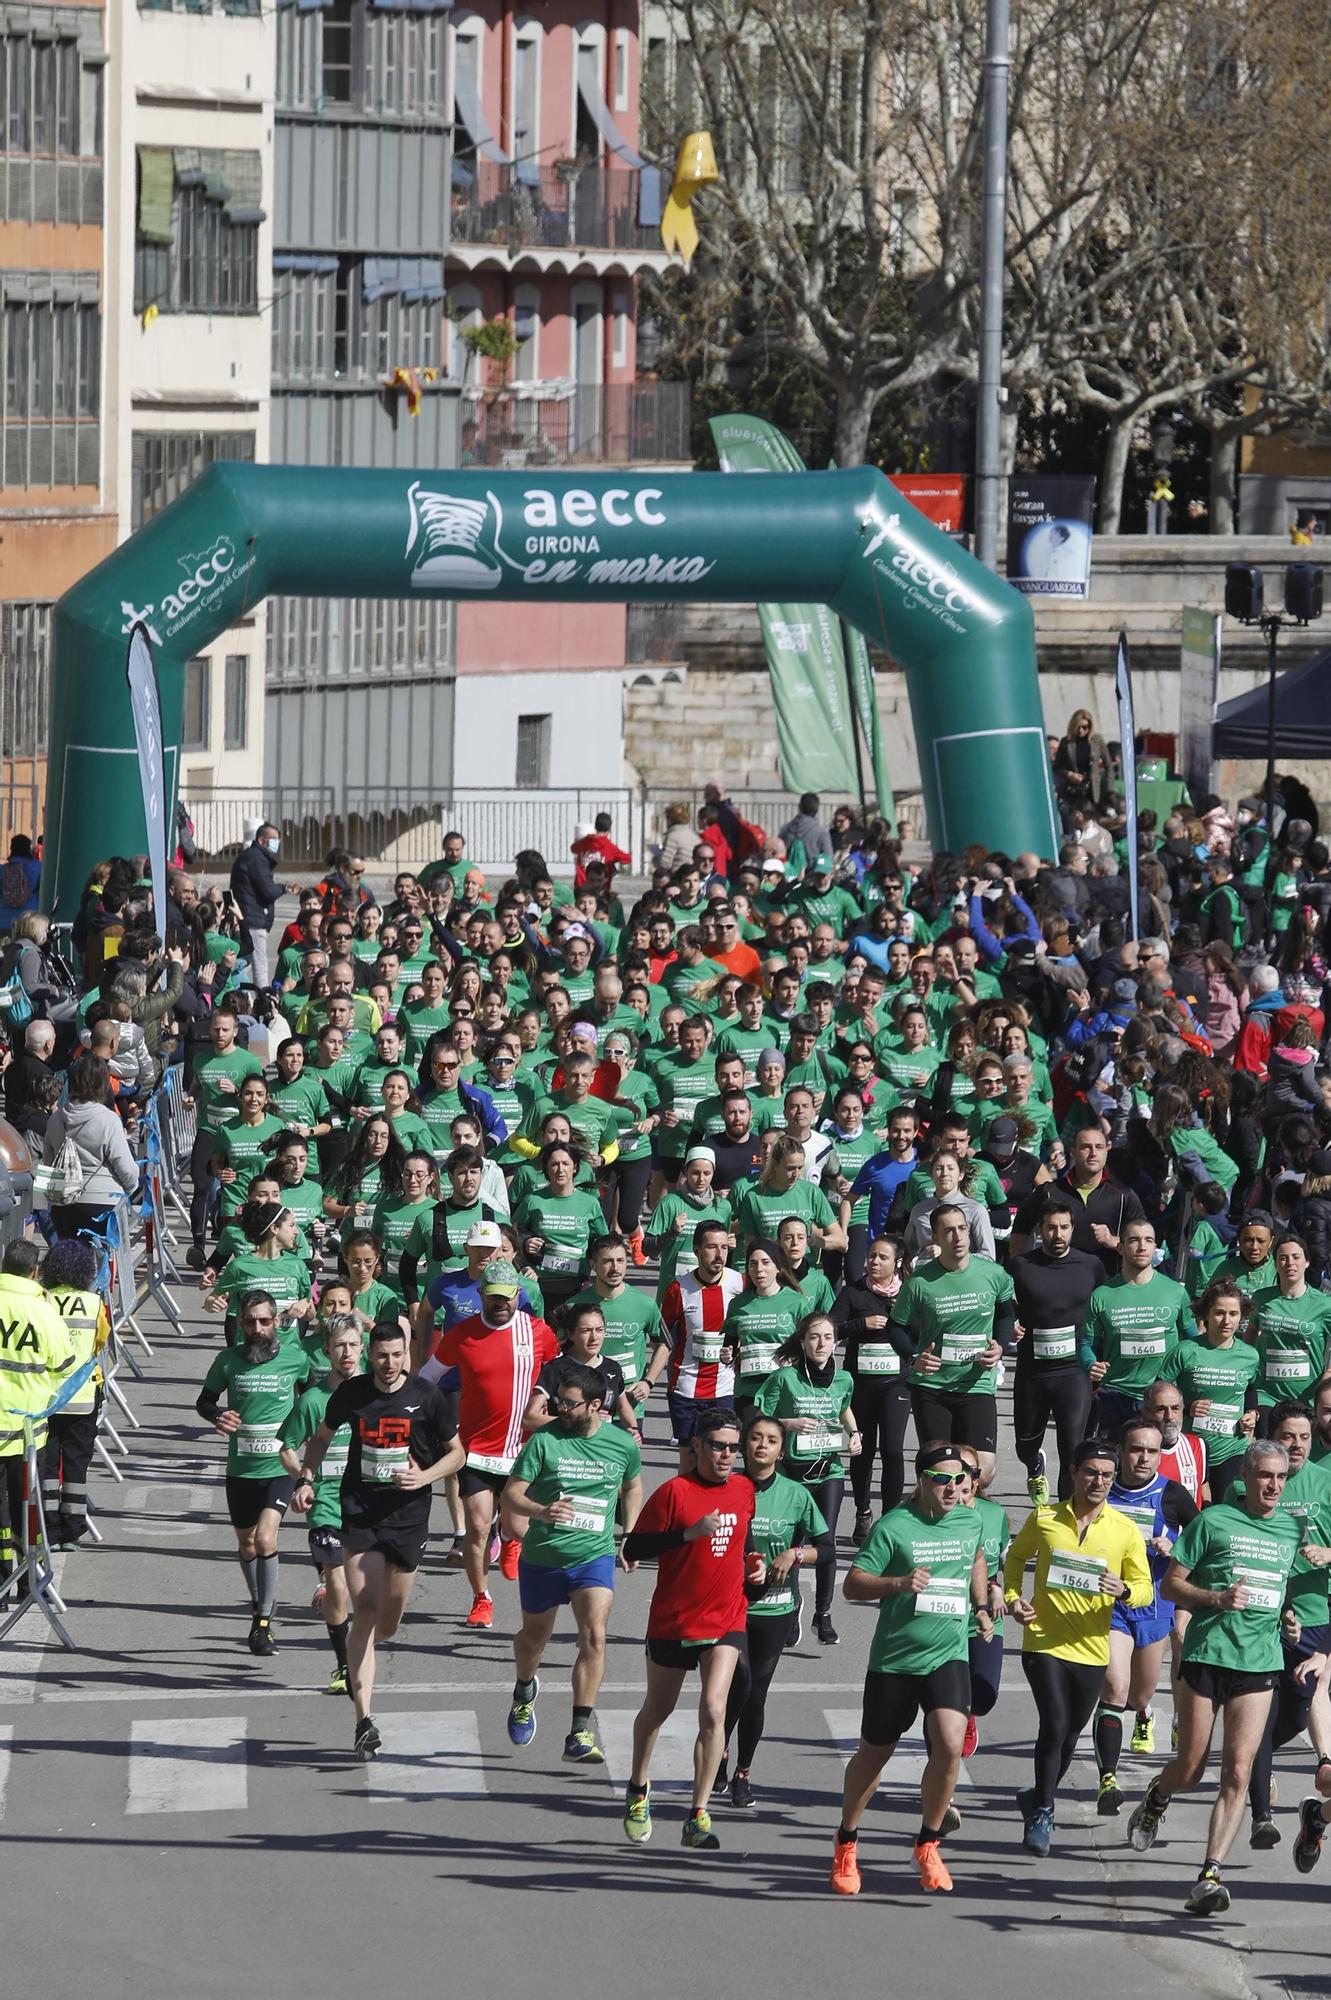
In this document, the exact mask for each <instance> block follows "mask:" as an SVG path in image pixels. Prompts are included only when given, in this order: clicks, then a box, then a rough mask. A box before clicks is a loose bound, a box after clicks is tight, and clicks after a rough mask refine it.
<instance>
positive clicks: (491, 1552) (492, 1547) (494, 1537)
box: [485, 1528, 500, 1569]
mask: <svg viewBox="0 0 1331 2000" xmlns="http://www.w3.org/2000/svg"><path fill="white" fill-rule="evenodd" d="M499 1548H500V1538H499V1530H498V1528H492V1529H491V1530H490V1539H489V1541H488V1543H487V1544H486V1549H485V1566H486V1568H487V1569H493V1568H494V1566H495V1564H496V1563H497V1562H498V1561H499Z"/></svg>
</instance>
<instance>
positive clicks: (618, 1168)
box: [601, 1153, 652, 1236]
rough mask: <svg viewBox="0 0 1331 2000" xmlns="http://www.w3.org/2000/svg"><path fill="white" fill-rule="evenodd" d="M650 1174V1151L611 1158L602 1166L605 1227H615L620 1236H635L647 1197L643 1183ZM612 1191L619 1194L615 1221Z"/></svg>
mask: <svg viewBox="0 0 1331 2000" xmlns="http://www.w3.org/2000/svg"><path fill="white" fill-rule="evenodd" d="M651 1177H652V1157H651V1154H650V1153H649V1154H648V1155H647V1157H646V1158H645V1159H642V1160H615V1161H614V1162H613V1164H612V1165H610V1166H608V1167H607V1168H606V1170H605V1187H604V1190H603V1192H602V1195H601V1207H602V1208H603V1209H604V1211H605V1226H606V1228H607V1229H615V1230H617V1231H618V1233H619V1235H621V1236H633V1235H636V1233H637V1230H638V1226H639V1224H640V1223H641V1221H642V1204H643V1202H644V1200H645V1199H646V1196H647V1183H648V1181H650V1179H651ZM616 1190H618V1193H619V1217H618V1221H616V1219H615V1193H616Z"/></svg>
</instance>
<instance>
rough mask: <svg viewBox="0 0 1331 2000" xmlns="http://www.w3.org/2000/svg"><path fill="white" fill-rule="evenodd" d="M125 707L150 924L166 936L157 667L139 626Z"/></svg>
mask: <svg viewBox="0 0 1331 2000" xmlns="http://www.w3.org/2000/svg"><path fill="white" fill-rule="evenodd" d="M125 678H126V680H127V681H128V682H129V704H130V708H131V710H132V712H133V715H134V740H135V742H136V743H137V745H138V749H139V779H140V782H141V784H142V786H143V817H144V821H145V823H146V825H147V828H148V874H149V877H150V879H151V881H152V885H153V922H154V924H155V925H156V927H157V931H158V934H159V935H160V936H161V937H165V936H166V808H167V801H166V759H165V755H164V753H163V748H162V700H161V695H160V692H159V690H158V686H157V663H156V661H155V660H154V659H153V652H152V647H151V646H150V644H149V643H148V634H147V631H146V629H145V627H144V626H143V625H141V624H139V625H136V626H135V627H134V630H133V631H132V632H131V633H130V637H129V654H128V657H127V659H126V661H125Z"/></svg>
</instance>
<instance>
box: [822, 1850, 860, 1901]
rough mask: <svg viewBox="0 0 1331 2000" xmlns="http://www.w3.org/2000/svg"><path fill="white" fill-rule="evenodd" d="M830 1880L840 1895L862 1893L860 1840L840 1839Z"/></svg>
mask: <svg viewBox="0 0 1331 2000" xmlns="http://www.w3.org/2000/svg"><path fill="white" fill-rule="evenodd" d="M827 1879H828V1881H829V1882H830V1883H831V1885H832V1887H833V1888H834V1889H835V1890H836V1892H837V1894H838V1896H858V1895H859V1893H860V1857H859V1842H858V1841H854V1840H839V1841H838V1842H837V1844H836V1850H835V1852H834V1853H833V1855H832V1872H831V1874H830V1875H829V1876H828V1878H827Z"/></svg>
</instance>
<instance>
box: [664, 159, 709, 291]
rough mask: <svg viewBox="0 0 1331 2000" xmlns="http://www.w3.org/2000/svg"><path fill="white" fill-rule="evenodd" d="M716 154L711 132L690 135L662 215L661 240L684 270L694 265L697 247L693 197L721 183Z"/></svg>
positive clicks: (677, 166)
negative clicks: (679, 260) (702, 189)
mask: <svg viewBox="0 0 1331 2000" xmlns="http://www.w3.org/2000/svg"><path fill="white" fill-rule="evenodd" d="M719 179H720V175H719V174H718V173H717V171H716V154H715V153H714V152H713V150H712V135H711V133H710V132H690V133H689V136H688V138H687V139H685V141H684V143H683V145H682V146H681V147H680V149H679V158H678V159H677V160H676V162H675V178H674V182H673V184H672V186H671V189H670V199H669V200H668V201H667V203H666V205H665V209H664V211H663V213H662V216H661V241H662V243H663V244H664V245H665V247H666V249H667V250H677V251H678V252H679V254H680V256H681V257H682V258H683V260H684V267H685V269H686V270H687V268H688V266H689V265H690V264H691V263H692V262H693V257H694V252H695V251H696V250H697V248H698V225H697V223H696V222H695V221H694V219H693V197H694V195H695V194H697V192H698V190H699V189H700V188H705V187H708V186H710V184H711V183H712V182H713V181H715V180H719Z"/></svg>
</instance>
